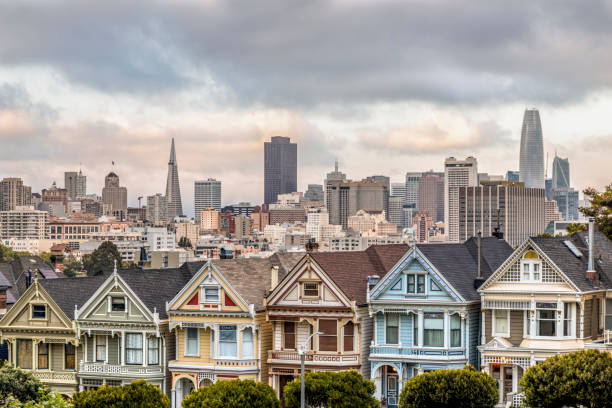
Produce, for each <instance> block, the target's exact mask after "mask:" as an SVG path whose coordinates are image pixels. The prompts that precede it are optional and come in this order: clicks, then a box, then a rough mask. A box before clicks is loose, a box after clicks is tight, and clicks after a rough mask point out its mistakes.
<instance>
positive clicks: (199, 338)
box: [166, 254, 301, 408]
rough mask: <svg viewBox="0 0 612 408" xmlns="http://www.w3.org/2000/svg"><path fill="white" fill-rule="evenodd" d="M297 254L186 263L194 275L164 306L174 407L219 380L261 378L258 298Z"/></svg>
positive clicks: (261, 320)
mask: <svg viewBox="0 0 612 408" xmlns="http://www.w3.org/2000/svg"><path fill="white" fill-rule="evenodd" d="M297 256H301V255H295V254H287V255H279V254H276V255H273V256H272V257H269V258H266V259H256V258H253V259H221V260H213V261H208V262H205V263H202V262H200V263H189V264H186V266H187V267H188V268H190V269H191V270H192V271H193V277H192V278H191V279H190V280H189V282H187V283H186V284H185V285H184V286H183V288H181V289H180V291H178V293H177V294H176V296H173V297H172V298H170V299H169V301H168V302H167V305H166V310H167V313H168V316H169V320H170V330H171V331H172V332H173V333H172V334H173V336H174V338H175V341H174V345H175V350H174V355H175V357H173V358H170V359H169V360H170V361H169V363H168V366H169V369H170V372H171V401H172V407H173V408H174V407H176V408H179V407H180V406H181V404H182V401H183V399H184V398H185V396H187V395H188V394H189V393H190V392H191V391H192V390H194V389H198V388H199V387H203V386H207V385H209V384H212V383H214V382H216V381H219V380H224V379H250V380H255V381H261V378H262V376H261V368H262V367H261V365H262V364H261V363H262V356H265V355H266V351H265V350H263V349H262V348H263V347H264V346H263V342H262V337H263V336H265V333H264V331H265V328H263V327H262V323H265V318H264V316H263V299H264V298H265V296H266V294H267V292H268V291H269V289H270V288H271V287H272V286H274V285H275V284H276V282H278V275H279V274H280V275H281V276H284V274H286V272H287V270H288V269H289V268H290V266H289V265H292V262H294V261H295V259H296V257H297ZM273 275H274V278H273Z"/></svg>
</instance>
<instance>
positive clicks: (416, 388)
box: [399, 365, 499, 408]
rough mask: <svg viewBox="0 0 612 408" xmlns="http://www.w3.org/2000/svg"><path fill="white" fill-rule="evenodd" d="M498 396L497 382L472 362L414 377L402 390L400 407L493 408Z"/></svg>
mask: <svg viewBox="0 0 612 408" xmlns="http://www.w3.org/2000/svg"><path fill="white" fill-rule="evenodd" d="M498 398H499V393H498V391H497V381H496V380H495V379H494V378H493V377H491V376H490V375H488V374H486V373H483V372H480V371H476V370H475V369H474V367H472V366H469V365H468V366H465V367H464V368H462V369H459V370H436V371H431V372H428V373H425V374H421V375H417V376H416V377H413V378H412V379H410V381H408V382H407V383H406V385H404V388H403V389H402V392H401V393H400V401H399V407H400V408H429V407H439V408H444V407H449V408H451V407H452V408H492V407H494V406H495V404H497V401H498Z"/></svg>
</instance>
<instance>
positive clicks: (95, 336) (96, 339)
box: [94, 334, 108, 363]
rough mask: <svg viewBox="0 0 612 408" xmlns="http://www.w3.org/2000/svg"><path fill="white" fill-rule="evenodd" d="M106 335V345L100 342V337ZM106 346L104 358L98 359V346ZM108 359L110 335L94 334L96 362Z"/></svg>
mask: <svg viewBox="0 0 612 408" xmlns="http://www.w3.org/2000/svg"><path fill="white" fill-rule="evenodd" d="M99 337H104V346H102V345H101V344H99V343H98V338H99ZM99 347H103V348H104V359H102V360H98V348H99ZM107 361H108V336H104V335H102V334H96V335H94V362H96V363H105V362H107Z"/></svg>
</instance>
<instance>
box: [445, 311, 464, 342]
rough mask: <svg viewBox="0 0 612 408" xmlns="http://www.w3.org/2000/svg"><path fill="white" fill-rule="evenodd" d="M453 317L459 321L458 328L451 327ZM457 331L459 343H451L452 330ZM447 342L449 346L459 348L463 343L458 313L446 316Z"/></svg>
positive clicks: (461, 326)
mask: <svg viewBox="0 0 612 408" xmlns="http://www.w3.org/2000/svg"><path fill="white" fill-rule="evenodd" d="M453 319H455V320H458V321H459V328H458V329H453ZM457 330H458V331H459V344H457V345H453V331H457ZM448 335H449V339H448V344H449V347H451V348H461V347H462V344H463V324H462V319H461V315H460V314H459V313H452V314H450V315H449V316H448Z"/></svg>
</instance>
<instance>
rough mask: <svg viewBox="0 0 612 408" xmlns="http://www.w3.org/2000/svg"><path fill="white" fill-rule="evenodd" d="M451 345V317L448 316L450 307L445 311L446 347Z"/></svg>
mask: <svg viewBox="0 0 612 408" xmlns="http://www.w3.org/2000/svg"><path fill="white" fill-rule="evenodd" d="M449 347H450V319H449V318H448V309H446V310H445V311H444V348H445V349H448V348H449Z"/></svg>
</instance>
